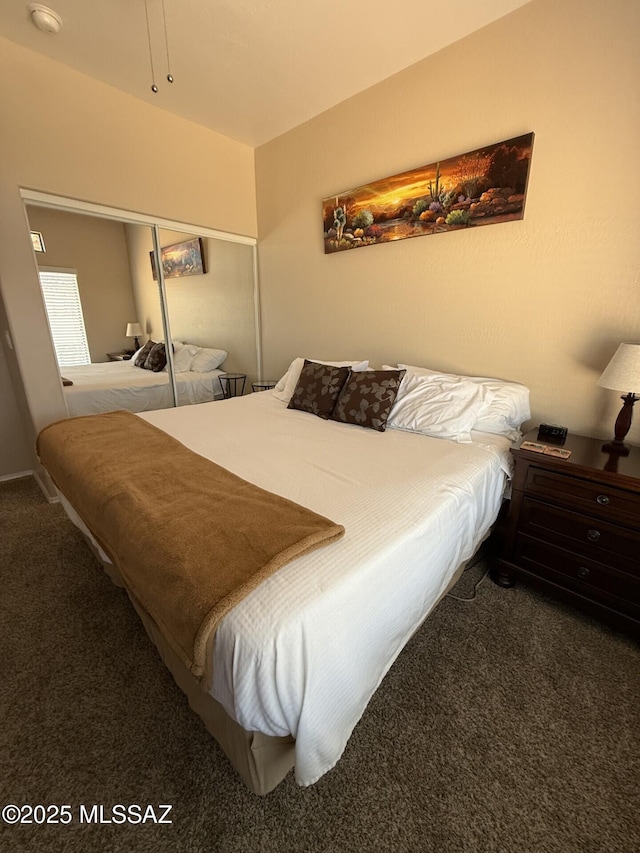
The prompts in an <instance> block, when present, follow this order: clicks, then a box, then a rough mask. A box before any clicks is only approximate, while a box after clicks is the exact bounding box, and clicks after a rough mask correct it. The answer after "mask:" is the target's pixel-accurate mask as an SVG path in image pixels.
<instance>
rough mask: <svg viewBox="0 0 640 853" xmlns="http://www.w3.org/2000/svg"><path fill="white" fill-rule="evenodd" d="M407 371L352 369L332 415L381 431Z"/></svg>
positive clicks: (341, 420)
mask: <svg viewBox="0 0 640 853" xmlns="http://www.w3.org/2000/svg"><path fill="white" fill-rule="evenodd" d="M406 372H407V371H406V370H363V371H361V372H359V373H355V372H353V373H352V374H351V376H350V377H349V379H348V380H347V382H346V383H345V385H344V387H343V389H342V391H341V392H340V396H339V397H338V402H337V403H336V407H335V409H334V410H333V414H332V415H331V417H332V418H333V420H334V421H340V422H341V423H345V424H357V425H358V426H363V427H368V428H369V429H376V430H378V431H379V432H384V430H385V427H386V425H387V418H388V417H389V412H390V411H391V407H392V406H393V404H394V402H395V399H396V396H397V394H398V389H399V388H400V383H401V382H402V378H403V376H404V375H405V373H406Z"/></svg>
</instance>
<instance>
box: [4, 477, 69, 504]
mask: <svg viewBox="0 0 640 853" xmlns="http://www.w3.org/2000/svg"><path fill="white" fill-rule="evenodd" d="M26 477H33V479H34V480H35V481H36V483H37V484H38V486H39V487H40V491H41V492H42V494H43V495H44V496H45V498H46V499H47V501H48V502H49V503H50V504H57V503H60V498H59V497H58V496H57V495H51V494H50V493H49V491H48V490H47V487H46V485H45V483H43V481H42V478H41V477H40V476H39V475H38V473H37V471H17V472H16V473H15V474H2V475H0V483H9V482H11V480H24V479H25V478H26Z"/></svg>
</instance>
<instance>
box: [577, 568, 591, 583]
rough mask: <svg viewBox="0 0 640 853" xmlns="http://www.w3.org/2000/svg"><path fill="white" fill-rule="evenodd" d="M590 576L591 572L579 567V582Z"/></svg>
mask: <svg viewBox="0 0 640 853" xmlns="http://www.w3.org/2000/svg"><path fill="white" fill-rule="evenodd" d="M590 574H591V572H590V571H589V569H588V568H587V567H586V566H580V568H579V569H578V577H579V578H580V580H586V579H587V578H588V577H589V575H590Z"/></svg>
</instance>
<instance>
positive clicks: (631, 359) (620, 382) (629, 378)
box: [598, 343, 640, 456]
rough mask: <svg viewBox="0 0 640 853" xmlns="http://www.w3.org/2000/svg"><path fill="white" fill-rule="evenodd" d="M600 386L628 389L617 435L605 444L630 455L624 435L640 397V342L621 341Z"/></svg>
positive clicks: (616, 431) (618, 418) (599, 383)
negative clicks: (624, 342)
mask: <svg viewBox="0 0 640 853" xmlns="http://www.w3.org/2000/svg"><path fill="white" fill-rule="evenodd" d="M598 385H601V386H602V387H603V388H611V389H612V390H613V391H627V392H628V393H627V394H625V395H624V396H623V397H621V398H620V399H621V400H623V401H624V404H623V406H622V408H621V409H620V414H619V415H618V417H617V419H616V424H615V428H614V435H615V438H614V439H613V441H608V442H607V443H606V444H603V445H602V449H603V450H604V451H606V452H607V453H618V454H620V455H621V456H628V455H629V447H628V445H626V444H625V443H624V438H625V436H626V434H627V433H628V432H629V428H630V426H631V419H632V417H633V404H634V403H635V402H636V400H640V343H638V344H635V343H626V344H620V346H619V347H618V349H617V350H616V352H615V354H614V356H613V358H612V359H611V361H610V362H609V364H608V365H607V366H606V368H605V370H604V373H603V374H602V376H601V377H600V379H598Z"/></svg>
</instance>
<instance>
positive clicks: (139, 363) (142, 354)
mask: <svg viewBox="0 0 640 853" xmlns="http://www.w3.org/2000/svg"><path fill="white" fill-rule="evenodd" d="M155 345H156V341H152V340H151V338H149V340H148V341H147V342H146V344H145V345H144V346H142V347H140V349H139V350H138V352H137V353H136V354H135V355H134V356H133V358H132V359H131V361H132V362H133V365H134V367H144V363H145V361H146V360H147V356H148V355H149V353H150V352H151V350H152V349H153V347H154V346H155Z"/></svg>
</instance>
